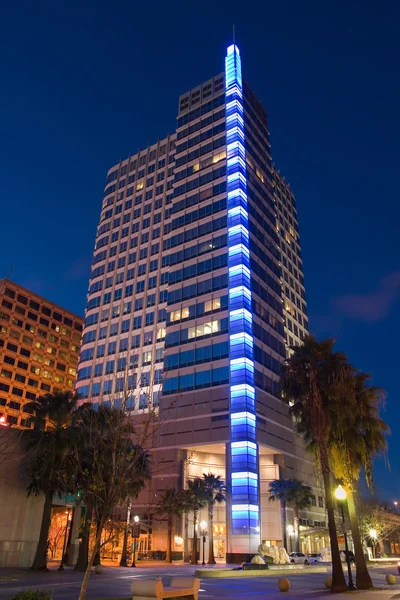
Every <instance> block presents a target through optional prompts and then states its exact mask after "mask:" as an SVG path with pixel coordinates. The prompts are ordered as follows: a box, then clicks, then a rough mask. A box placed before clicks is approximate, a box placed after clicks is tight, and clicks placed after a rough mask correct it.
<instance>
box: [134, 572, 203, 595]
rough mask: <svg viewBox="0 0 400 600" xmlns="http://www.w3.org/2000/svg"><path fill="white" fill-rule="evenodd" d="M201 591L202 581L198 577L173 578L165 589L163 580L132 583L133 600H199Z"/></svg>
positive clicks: (135, 581)
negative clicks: (172, 599)
mask: <svg viewBox="0 0 400 600" xmlns="http://www.w3.org/2000/svg"><path fill="white" fill-rule="evenodd" d="M199 589H200V579H197V577H173V578H172V581H171V585H170V586H169V587H164V584H163V582H162V581H161V579H154V580H151V581H149V580H147V581H145V580H141V581H140V580H134V581H132V583H131V593H132V600H150V599H151V600H163V598H186V599H187V600H198V598H199Z"/></svg>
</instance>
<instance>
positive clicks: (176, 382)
mask: <svg viewBox="0 0 400 600" xmlns="http://www.w3.org/2000/svg"><path fill="white" fill-rule="evenodd" d="M225 383H229V367H219V368H216V369H210V370H208V371H199V372H198V373H188V374H187V375H180V376H179V377H168V378H167V379H166V380H165V383H164V389H163V394H164V395H168V394H176V393H178V392H188V391H190V390H199V389H202V388H207V387H211V386H215V385H223V384H225Z"/></svg>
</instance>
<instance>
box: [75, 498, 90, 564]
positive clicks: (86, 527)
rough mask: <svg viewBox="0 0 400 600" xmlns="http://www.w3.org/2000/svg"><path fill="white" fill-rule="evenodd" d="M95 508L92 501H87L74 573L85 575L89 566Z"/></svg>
mask: <svg viewBox="0 0 400 600" xmlns="http://www.w3.org/2000/svg"><path fill="white" fill-rule="evenodd" d="M92 513H93V506H92V503H91V501H90V500H88V501H87V505H86V513H85V521H84V523H83V526H82V534H81V543H80V544H79V552H78V558H77V560H76V565H75V567H74V571H80V572H81V573H84V572H85V571H86V568H87V566H88V561H89V535H90V524H91V522H92Z"/></svg>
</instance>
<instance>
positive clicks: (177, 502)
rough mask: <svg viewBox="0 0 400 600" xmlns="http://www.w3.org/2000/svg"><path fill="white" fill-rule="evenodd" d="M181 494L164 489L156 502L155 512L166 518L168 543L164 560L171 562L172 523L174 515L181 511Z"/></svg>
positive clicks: (179, 514)
mask: <svg viewBox="0 0 400 600" xmlns="http://www.w3.org/2000/svg"><path fill="white" fill-rule="evenodd" d="M181 500H182V494H181V492H179V491H176V490H174V489H169V490H165V492H164V493H163V494H162V496H161V498H160V500H159V501H158V503H157V506H156V510H155V513H156V514H157V515H164V516H166V518H167V527H168V543H167V555H166V557H165V561H166V562H167V563H172V525H173V521H174V517H179V516H181V515H182V513H183V509H184V507H183V504H182V501H181Z"/></svg>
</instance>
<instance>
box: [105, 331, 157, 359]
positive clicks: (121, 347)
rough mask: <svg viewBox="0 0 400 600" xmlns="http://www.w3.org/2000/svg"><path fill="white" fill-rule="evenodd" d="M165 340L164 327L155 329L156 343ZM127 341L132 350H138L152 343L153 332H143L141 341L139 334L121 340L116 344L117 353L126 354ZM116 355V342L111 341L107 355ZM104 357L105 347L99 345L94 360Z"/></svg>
mask: <svg viewBox="0 0 400 600" xmlns="http://www.w3.org/2000/svg"><path fill="white" fill-rule="evenodd" d="M164 338H165V327H159V328H158V329H157V335H156V341H157V342H161V341H162V340H163V339H164ZM129 339H130V341H131V344H130V347H131V348H132V349H136V348H140V347H142V346H146V345H150V344H152V343H153V331H145V332H144V334H143V341H141V335H140V334H133V335H132V337H131V338H129V337H125V338H121V339H120V340H119V343H118V353H121V352H127V351H128V348H129ZM116 353H117V341H112V342H109V343H108V344H107V355H108V356H110V355H112V354H116ZM105 355H106V345H105V344H99V345H98V346H97V348H96V358H103V357H104V356H105Z"/></svg>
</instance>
